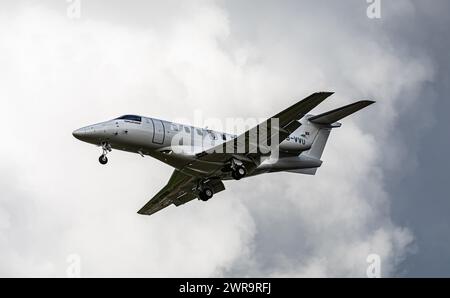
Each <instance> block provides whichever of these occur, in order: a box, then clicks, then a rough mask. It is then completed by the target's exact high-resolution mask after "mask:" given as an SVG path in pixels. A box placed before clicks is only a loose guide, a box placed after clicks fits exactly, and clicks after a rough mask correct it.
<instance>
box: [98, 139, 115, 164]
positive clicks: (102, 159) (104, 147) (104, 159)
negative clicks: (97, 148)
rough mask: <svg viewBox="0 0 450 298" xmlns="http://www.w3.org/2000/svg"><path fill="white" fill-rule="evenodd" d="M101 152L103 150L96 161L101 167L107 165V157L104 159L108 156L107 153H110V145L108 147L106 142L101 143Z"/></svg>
mask: <svg viewBox="0 0 450 298" xmlns="http://www.w3.org/2000/svg"><path fill="white" fill-rule="evenodd" d="M102 150H103V153H102V155H100V157H99V158H98V161H99V162H100V163H101V164H102V165H106V164H107V163H108V157H106V155H107V154H108V152H111V150H112V149H111V145H109V144H108V143H107V142H102Z"/></svg>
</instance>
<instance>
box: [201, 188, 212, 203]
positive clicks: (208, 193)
mask: <svg viewBox="0 0 450 298" xmlns="http://www.w3.org/2000/svg"><path fill="white" fill-rule="evenodd" d="M213 195H214V192H213V191H212V189H211V188H204V189H203V190H202V191H201V192H200V193H199V198H200V200H202V201H204V202H206V201H208V200H209V199H211V198H212V197H213Z"/></svg>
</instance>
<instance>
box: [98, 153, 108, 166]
mask: <svg viewBox="0 0 450 298" xmlns="http://www.w3.org/2000/svg"><path fill="white" fill-rule="evenodd" d="M98 161H99V162H100V163H101V164H102V165H106V163H107V162H108V157H106V155H103V154H102V155H100V157H99V158H98Z"/></svg>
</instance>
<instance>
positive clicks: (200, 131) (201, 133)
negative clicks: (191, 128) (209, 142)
mask: <svg viewBox="0 0 450 298" xmlns="http://www.w3.org/2000/svg"><path fill="white" fill-rule="evenodd" d="M197 133H198V134H199V135H200V136H202V135H203V131H202V130H201V129H199V128H197Z"/></svg>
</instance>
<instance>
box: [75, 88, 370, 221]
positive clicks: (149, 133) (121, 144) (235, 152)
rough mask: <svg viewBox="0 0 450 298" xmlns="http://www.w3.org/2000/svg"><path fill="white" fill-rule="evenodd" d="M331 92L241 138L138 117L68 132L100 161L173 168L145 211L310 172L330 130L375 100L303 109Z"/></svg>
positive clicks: (317, 164)
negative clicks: (262, 179)
mask: <svg viewBox="0 0 450 298" xmlns="http://www.w3.org/2000/svg"><path fill="white" fill-rule="evenodd" d="M332 94H333V93H332V92H318V93H314V94H312V95H310V96H308V97H307V98H305V99H303V100H301V101H299V102H297V103H296V104H294V105H292V106H291V107H289V108H287V109H285V110H284V111H282V112H280V113H278V114H276V115H275V116H273V117H271V118H270V119H268V120H267V121H265V122H263V123H261V124H259V125H257V126H256V127H254V128H252V129H250V130H248V131H246V132H244V133H243V134H241V135H240V136H236V135H231V134H227V133H223V132H217V131H212V130H208V129H204V128H199V127H193V126H189V125H182V124H178V123H173V122H169V121H164V120H159V119H155V118H147V117H142V116H137V115H124V116H121V117H119V118H116V119H113V120H109V121H106V122H102V123H99V124H94V125H89V126H86V127H83V128H80V129H77V130H75V131H74V132H73V136H74V137H76V138H77V139H79V140H81V141H84V142H87V143H91V144H94V145H97V146H101V148H102V150H103V153H102V155H101V156H100V157H99V162H100V163H101V164H106V163H107V162H108V158H107V157H106V155H107V154H108V152H110V151H111V150H112V149H117V150H123V151H129V152H134V153H138V154H140V155H141V156H145V155H149V156H152V157H154V158H156V159H159V160H160V161H162V162H164V163H166V164H168V165H170V166H172V167H174V168H175V170H174V171H173V173H172V176H171V177H170V179H169V182H168V183H167V185H166V186H165V187H164V188H163V189H161V190H160V191H159V192H158V193H157V194H156V195H155V196H154V197H153V198H152V199H151V200H150V201H149V202H148V203H147V204H146V205H145V206H144V207H142V208H141V209H140V210H139V211H138V213H139V214H146V215H150V214H153V213H155V212H157V211H159V210H161V209H163V208H165V207H167V206H169V205H171V204H174V205H175V206H179V205H182V204H184V203H187V202H189V201H191V200H193V199H195V198H198V199H200V200H202V201H207V200H209V199H210V198H212V196H213V195H214V194H216V193H218V192H220V191H222V190H224V189H225V186H224V184H223V182H222V181H223V180H230V179H235V180H240V179H241V178H244V177H249V176H255V175H259V174H263V173H270V172H282V171H286V172H292V173H300V174H307V175H315V173H316V171H317V168H319V167H320V166H321V164H322V161H321V160H320V158H321V156H322V152H323V150H324V148H325V144H326V142H327V139H328V136H329V134H330V132H331V130H332V129H333V128H337V127H340V126H341V124H340V123H339V122H337V121H338V120H340V119H342V118H344V117H346V116H348V115H350V114H353V113H355V112H357V111H359V110H360V109H363V108H365V107H367V106H368V105H371V104H373V103H374V101H368V100H364V101H358V102H355V103H353V104H350V105H347V106H344V107H341V108H338V109H335V110H332V111H329V112H326V113H323V114H320V115H317V116H314V115H309V114H308V113H309V112H310V111H311V110H312V109H313V108H315V107H316V106H317V105H319V104H320V103H321V102H322V101H324V100H325V99H326V98H327V97H329V96H331V95H332Z"/></svg>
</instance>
